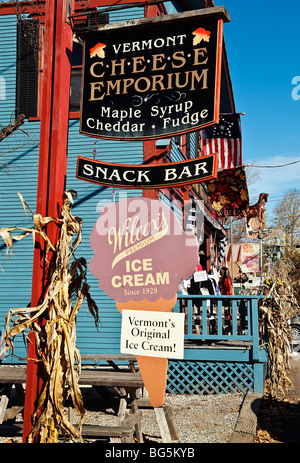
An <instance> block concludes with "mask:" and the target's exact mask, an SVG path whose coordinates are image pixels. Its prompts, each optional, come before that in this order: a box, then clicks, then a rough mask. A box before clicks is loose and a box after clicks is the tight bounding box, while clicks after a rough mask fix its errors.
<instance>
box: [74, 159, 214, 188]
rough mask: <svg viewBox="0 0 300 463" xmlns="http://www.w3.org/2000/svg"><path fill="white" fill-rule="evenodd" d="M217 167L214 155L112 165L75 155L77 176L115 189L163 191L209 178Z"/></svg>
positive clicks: (212, 176)
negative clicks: (140, 163)
mask: <svg viewBox="0 0 300 463" xmlns="http://www.w3.org/2000/svg"><path fill="white" fill-rule="evenodd" d="M217 168H218V157H217V155H216V154H212V155H210V156H204V157H201V158H196V159H192V160H189V161H181V162H173V163H166V164H159V165H153V164H152V165H151V164H150V165H145V164H144V165H126V164H113V163H105V162H102V161H97V160H93V159H87V158H83V157H80V156H78V158H77V172H76V177H77V178H79V179H81V180H86V181H88V182H92V183H98V184H100V185H106V186H111V187H118V188H142V189H147V188H162V187H163V188H166V187H171V186H174V185H188V184H192V183H197V182H202V181H204V180H209V179H212V178H214V177H216V176H217Z"/></svg>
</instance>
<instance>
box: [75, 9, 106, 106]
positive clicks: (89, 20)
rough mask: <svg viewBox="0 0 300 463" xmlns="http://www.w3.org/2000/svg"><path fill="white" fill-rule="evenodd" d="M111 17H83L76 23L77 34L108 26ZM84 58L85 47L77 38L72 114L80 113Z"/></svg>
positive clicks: (92, 14)
mask: <svg viewBox="0 0 300 463" xmlns="http://www.w3.org/2000/svg"><path fill="white" fill-rule="evenodd" d="M108 23H109V15H108V14H101V13H97V15H95V14H94V13H91V14H89V15H87V16H81V17H78V19H76V21H75V22H74V25H75V34H76V32H79V31H80V29H82V28H85V27H88V26H94V25H100V24H108ZM82 57H83V46H82V42H81V40H80V39H78V38H77V37H76V39H75V40H74V42H73V54H72V69H71V88H70V112H73V113H74V112H75V113H76V112H79V111H80V94H81V74H82V65H83V62H82Z"/></svg>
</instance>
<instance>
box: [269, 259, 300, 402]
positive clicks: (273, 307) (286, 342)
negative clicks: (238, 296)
mask: <svg viewBox="0 0 300 463" xmlns="http://www.w3.org/2000/svg"><path fill="white" fill-rule="evenodd" d="M291 265H292V264H291V263H290V262H288V261H287V260H284V259H282V260H280V261H278V262H277V263H276V267H275V268H274V270H273V272H272V275H271V277H270V278H268V279H266V280H265V287H266V289H267V290H268V297H267V298H265V299H264V300H263V304H262V311H263V314H264V320H265V325H266V330H267V338H268V376H269V379H268V383H269V384H268V389H269V396H270V397H271V398H274V399H277V400H278V399H280V398H283V397H285V395H286V392H287V389H288V386H289V385H290V383H291V381H290V379H289V377H288V370H289V367H290V365H289V353H290V351H291V340H292V339H291V334H290V329H289V324H288V321H289V319H290V318H291V317H292V316H293V315H294V314H295V313H296V311H297V310H299V307H298V303H297V299H296V297H295V295H294V291H293V285H292V283H291V281H290V279H289V276H288V275H289V274H290V270H291V269H290V266H291Z"/></svg>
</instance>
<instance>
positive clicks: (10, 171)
mask: <svg viewBox="0 0 300 463" xmlns="http://www.w3.org/2000/svg"><path fill="white" fill-rule="evenodd" d="M126 3H128V4H126ZM213 6H214V4H213V1H212V0H176V1H175V0H174V1H168V2H161V3H157V2H146V1H141V0H131V1H130V2H126V1H125V0H119V1H118V2H117V5H116V2H115V1H114V0H86V1H84V2H79V1H76V10H75V12H74V11H73V12H70V15H71V16H76V15H78V14H82V13H87V15H88V20H89V21H91V24H92V22H93V21H95V18H96V20H97V21H103V22H109V23H117V22H123V21H127V20H134V19H141V18H150V17H155V16H160V15H165V14H170V13H176V12H182V11H189V10H193V9H200V8H209V7H213ZM44 11H45V2H43V1H39V2H34V1H31V2H30V1H28V2H27V1H23V2H9V1H4V2H1V4H0V47H1V57H0V75H1V80H0V85H1V88H0V124H1V126H2V127H5V126H7V125H8V124H9V123H10V122H11V121H12V120H14V119H15V117H16V116H17V115H19V114H25V123H24V124H23V125H22V126H21V127H20V129H19V130H16V131H15V132H14V133H12V134H11V135H10V136H8V137H6V138H5V139H4V140H2V142H1V145H0V176H1V180H0V224H1V225H0V227H1V228H4V227H8V226H18V227H28V226H29V225H31V223H30V219H29V218H28V217H26V216H25V214H24V210H23V207H22V204H21V202H20V199H19V197H18V192H20V193H21V194H22V196H23V198H24V200H25V201H26V202H27V203H28V204H29V205H30V207H31V208H32V209H33V210H34V209H35V207H36V201H37V188H38V185H37V181H38V169H39V144H40V132H41V127H40V114H41V110H42V107H41V104H42V103H41V100H42V98H41V97H42V83H43V76H44V56H43V53H44V49H45V47H44V45H45V44H44V26H45V15H44ZM95 12H97V13H98V14H97V16H95ZM229 13H230V11H229ZM70 59H72V71H71V89H70V110H69V120H68V152H67V175H66V189H67V190H68V189H72V190H75V191H76V192H77V199H76V200H75V202H74V206H73V209H72V210H73V213H74V215H76V216H79V217H81V218H82V220H83V229H82V230H83V235H82V243H81V245H80V247H79V248H78V250H77V253H76V254H77V257H79V256H84V257H85V258H86V259H87V261H89V259H90V258H91V256H92V249H91V247H90V244H89V237H90V234H91V231H92V227H93V225H94V223H95V222H96V220H97V218H98V216H99V211H100V208H101V207H102V206H103V205H105V204H106V203H108V202H112V201H118V200H119V199H120V198H121V197H122V195H124V194H126V195H127V196H148V197H150V198H153V199H157V200H159V201H163V202H165V203H166V204H168V205H169V207H170V208H171V209H172V210H173V211H174V212H175V214H176V215H177V217H178V218H179V219H180V221H181V222H182V224H183V226H184V220H185V217H184V205H185V204H186V203H187V202H191V201H196V200H199V199H200V200H203V201H204V238H203V240H202V242H201V243H200V251H202V252H201V254H200V256H201V264H202V266H203V268H204V269H206V270H207V271H209V270H210V269H211V268H212V265H216V264H217V261H218V252H219V243H220V242H221V241H222V240H224V239H226V231H225V230H224V228H223V226H222V224H221V223H220V222H219V221H218V220H216V219H214V218H213V216H212V214H211V211H210V206H209V200H208V197H207V193H206V191H205V188H204V187H203V186H202V184H197V185H196V184H195V185H192V186H187V187H186V186H182V187H174V188H168V189H160V190H159V189H153V190H144V191H143V190H126V191H125V192H124V190H118V189H112V188H110V187H105V186H101V185H95V184H92V183H87V182H83V181H81V180H79V179H77V178H76V161H77V156H84V157H87V158H94V159H96V160H97V159H101V160H102V161H106V162H116V163H122V162H124V163H128V164H143V163H149V162H151V163H157V162H162V161H163V162H176V161H182V160H185V159H190V158H193V157H197V156H199V153H201V151H200V148H201V145H200V142H199V140H201V133H200V132H199V131H198V132H192V133H189V134H184V135H181V136H176V137H172V138H170V139H161V140H159V139H158V140H147V141H111V140H104V139H95V138H92V137H88V136H84V135H81V134H80V133H79V117H80V113H79V107H80V106H79V102H80V79H81V69H82V45H81V42H80V40H79V39H78V37H77V36H76V26H75V34H74V43H73V53H72V55H71V56H70ZM221 76H222V79H221V101H220V113H235V112H236V108H235V104H234V97H233V91H232V87H231V81H230V73H229V66H228V62H227V57H226V47H225V44H224V48H223V55H222V74H221ZM56 104H58V105H59V101H56ZM53 176H54V177H55V176H56V172H55V171H54V172H53ZM0 245H1V255H0V266H1V280H0V330H2V331H3V329H4V317H5V314H6V313H7V312H8V310H9V309H11V308H15V307H25V306H27V305H28V304H29V303H30V300H31V290H32V287H31V286H32V266H33V246H32V240H31V239H30V238H28V239H27V240H22V241H20V242H15V243H14V248H15V252H14V255H10V254H9V253H8V255H5V254H6V247H5V245H4V244H2V243H0ZM88 283H89V285H90V286H91V290H90V291H91V294H92V297H93V298H94V299H95V301H96V303H97V305H98V307H99V316H100V327H99V331H97V330H96V328H95V325H94V321H93V319H92V317H91V315H90V313H89V311H88V308H87V306H86V305H83V306H82V308H81V310H80V312H79V315H78V319H77V345H78V347H79V350H80V352H81V353H82V354H97V353H99V354H102V353H103V354H108V353H109V354H110V353H119V350H120V326H121V315H120V313H119V312H118V311H117V310H116V309H115V304H114V301H113V300H111V299H110V298H108V296H107V295H106V294H105V293H103V292H102V291H101V290H100V289H99V288H98V281H97V280H96V278H95V277H94V276H93V275H92V274H90V273H88ZM204 338H205V336H204ZM195 347H197V346H196V345H195ZM224 352H225V351H220V350H218V354H216V355H217V356H214V355H213V356H211V353H209V354H208V350H207V351H204V350H203V349H201V355H200V357H201V358H200V357H199V356H198V357H197V355H198V354H199V349H193V350H189V351H188V355H187V358H186V360H187V364H188V365H189V364H190V365H192V369H191V371H192V373H191V374H192V376H194V378H195V380H196V382H197V377H198V375H199V365H200V363H201V362H205V363H206V361H213V362H215V363H218V362H219V359H221V360H222V366H221V371H225V370H226V368H227V366H228V365H227V364H226V362H227V358H226V355H225V354H224ZM249 352H250V351H247V353H246V356H247V359H248V360H247V359H246V357H245V358H243V363H244V362H246V363H247V362H251V355H250V354H249ZM191 353H192V356H191ZM239 354H240V352H238V351H232V350H231V357H232V359H233V362H234V363H235V362H236V361H237V360H238V361H239V359H238V356H239ZM25 356H26V348H25V346H24V342H23V339H22V337H16V339H15V351H14V357H13V358H11V357H10V356H8V357H7V358H6V359H5V360H4V361H5V362H6V363H17V362H18V359H19V358H20V357H25ZM205 356H207V359H205ZM228 361H229V363H230V362H231V359H230V355H229V357H228ZM256 361H257V360H256ZM195 362H196V363H195ZM170 364H171V363H170ZM195 364H196V366H197V368H196V369H195ZM174 368H175V370H176V371H177V373H176V375H177V376H178V371H179V372H180V371H182V368H181V366H180V367H179V368H178V369H177V368H176V367H174V365H173V367H172V369H173V371H174ZM184 368H188V369H189V366H187V367H186V366H185V367H184ZM216 368H218V367H216ZM233 368H235V367H233ZM213 369H214V367H213ZM213 369H212V370H213ZM242 370H243V367H242V366H241V368H240V371H241V373H238V375H240V374H241V375H242V374H244V373H243V371H242ZM193 371H194V372H195V373H193ZM229 376H230V375H229ZM261 377H262V376H261ZM170 380H171V382H172V378H171V377H170ZM225 382H226V380H225ZM180 383H181V384H182V383H183V381H182V380H181V379H180V380H179V384H180ZM253 385H254V382H253V380H251V381H250V382H249V384H247V385H246V386H245V387H249V388H250V389H254V386H253ZM259 387H260V389H261V384H260V386H259ZM196 389H197V388H196ZM225 389H226V388H225ZM232 390H235V386H233V387H232ZM180 391H181V392H186V391H187V389H186V388H184V387H183V386H182V387H181V388H180V386H179V392H180ZM197 391H198V392H199V390H197ZM227 391H228V390H224V391H221V392H227ZM192 392H193V391H192ZM194 392H195V390H194ZM200 393H201V391H200Z"/></svg>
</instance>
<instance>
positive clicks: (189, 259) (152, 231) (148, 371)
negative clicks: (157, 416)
mask: <svg viewBox="0 0 300 463" xmlns="http://www.w3.org/2000/svg"><path fill="white" fill-rule="evenodd" d="M90 244H91V246H92V249H93V252H94V256H93V257H92V259H91V261H90V271H91V272H92V274H93V275H95V276H96V277H97V278H98V279H99V287H100V288H101V289H102V290H103V291H104V292H105V293H106V294H107V295H108V296H109V297H111V298H112V299H114V300H115V303H116V307H117V309H118V310H119V311H120V312H121V313H122V331H121V352H123V353H132V354H135V355H136V358H137V362H138V365H139V368H140V372H141V375H142V377H143V381H144V385H145V388H146V389H147V392H148V395H149V399H150V403H151V405H152V406H153V407H161V406H162V405H163V404H164V397H165V390H166V385H167V369H168V358H183V336H184V335H183V333H184V314H179V313H171V312H172V309H173V308H174V306H175V304H176V301H177V292H178V288H179V285H180V282H181V280H183V279H189V278H190V276H191V275H192V274H193V273H194V271H195V269H196V267H197V264H198V244H197V238H196V237H195V236H194V235H193V233H192V232H184V231H183V230H182V227H181V225H180V223H179V220H178V219H177V217H176V216H175V214H174V213H173V212H172V211H171V209H170V208H169V207H168V206H167V205H165V204H164V203H162V202H159V201H156V200H153V199H149V198H144V197H134V198H126V199H122V200H120V201H119V202H117V203H111V204H108V205H107V206H104V207H103V208H102V209H101V211H100V217H99V218H98V220H97V222H96V223H95V225H94V227H93V231H92V234H91V237H90Z"/></svg>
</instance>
